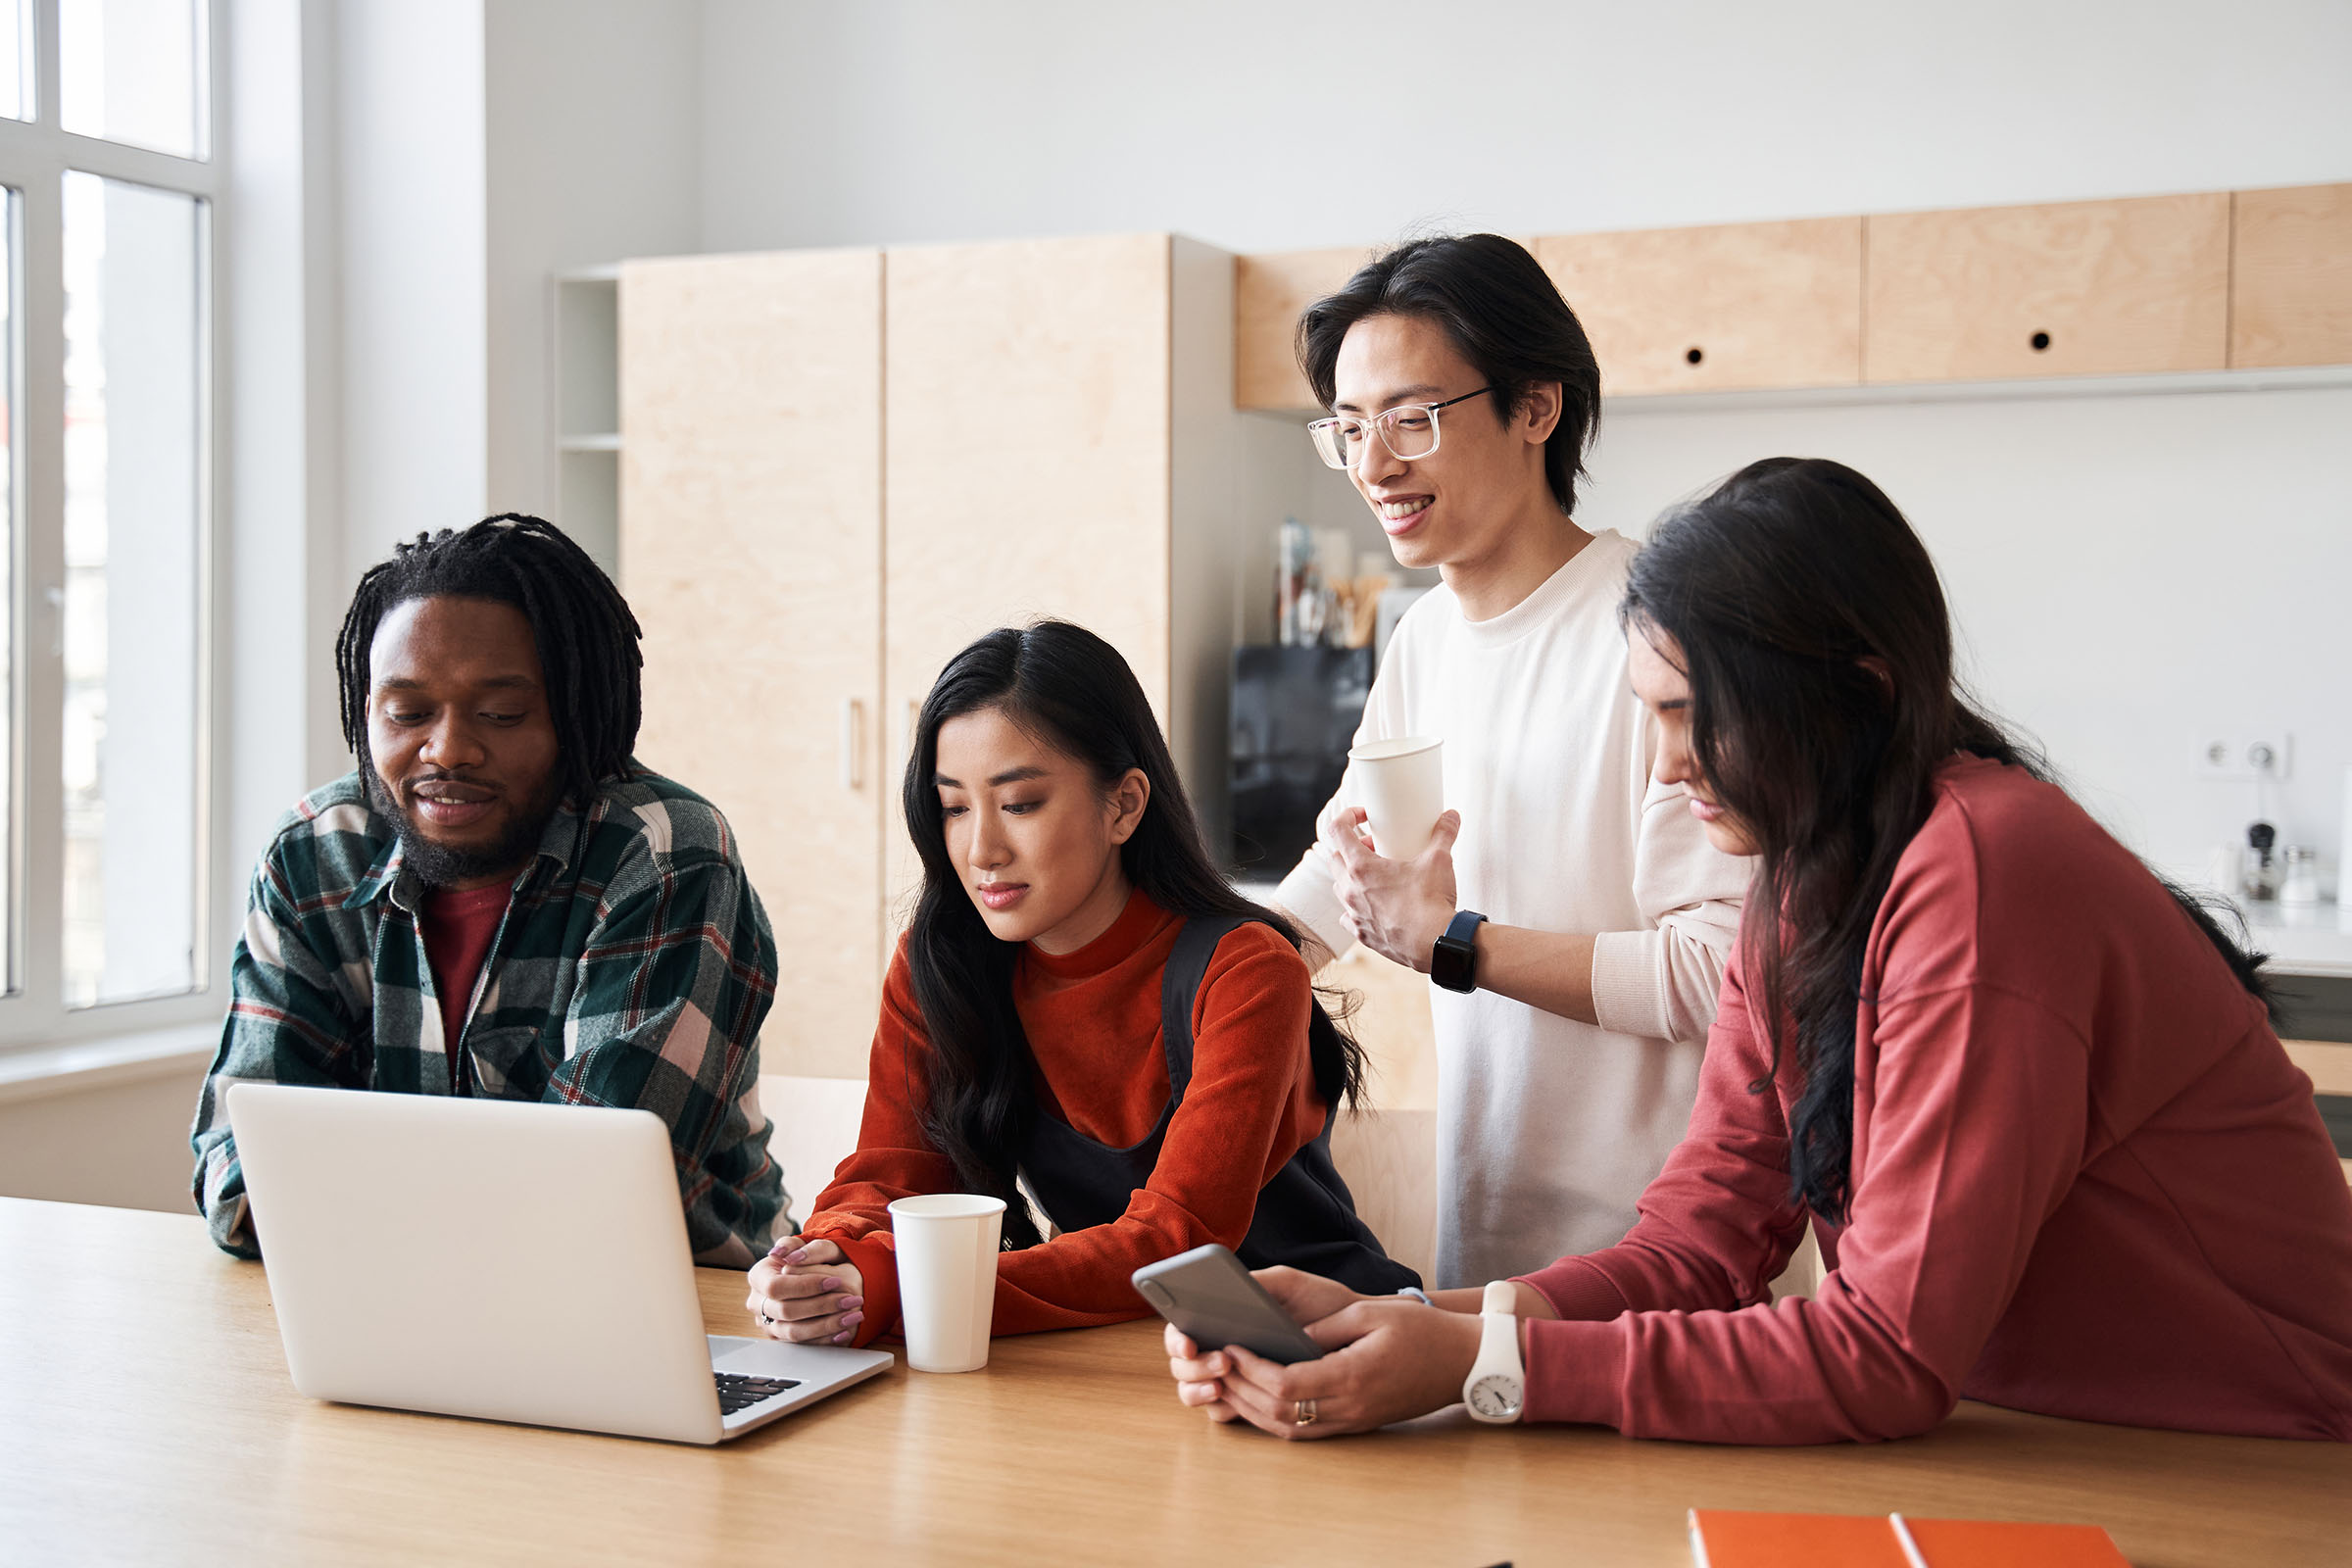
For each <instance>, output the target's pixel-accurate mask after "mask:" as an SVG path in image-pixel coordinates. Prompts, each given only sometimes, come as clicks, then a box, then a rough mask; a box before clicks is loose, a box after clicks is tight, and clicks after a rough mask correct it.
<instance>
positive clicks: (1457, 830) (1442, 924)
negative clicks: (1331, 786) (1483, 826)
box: [1315, 805, 1462, 974]
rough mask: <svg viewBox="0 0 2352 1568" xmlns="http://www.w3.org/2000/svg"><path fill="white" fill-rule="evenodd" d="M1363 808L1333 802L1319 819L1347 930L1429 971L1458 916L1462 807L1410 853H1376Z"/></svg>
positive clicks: (1390, 957) (1397, 958)
mask: <svg viewBox="0 0 2352 1568" xmlns="http://www.w3.org/2000/svg"><path fill="white" fill-rule="evenodd" d="M1367 820H1368V819H1367V817H1366V816H1365V814H1364V811H1363V809H1362V808H1360V807H1354V806H1341V805H1334V806H1333V807H1332V808H1331V809H1329V810H1327V811H1325V812H1324V813H1323V816H1322V818H1321V819H1320V820H1319V821H1317V823H1316V824H1315V831H1316V836H1317V838H1318V840H1319V841H1320V842H1321V844H1322V847H1323V849H1324V851H1325V853H1326V854H1327V855H1329V857H1330V859H1331V868H1332V891H1333V893H1334V894H1336V895H1337V896H1338V898H1339V901H1340V912H1341V918H1342V919H1343V920H1345V921H1346V922H1347V926H1348V934H1349V935H1350V936H1352V937H1354V938H1355V940H1356V941H1358V942H1360V943H1362V944H1363V945H1364V946H1365V947H1367V948H1370V949H1371V950H1372V951H1373V952H1374V953H1377V954H1379V955H1380V956H1382V957H1384V958H1387V959H1388V960H1389V961H1390V962H1392V963H1400V964H1402V965H1404V966H1405V967H1406V968H1408V969H1414V970H1418V971H1419V972H1420V973H1422V974H1427V973H1428V972H1429V960H1430V955H1431V953H1432V952H1433V951H1434V950H1435V949H1436V947H1437V944H1438V938H1440V937H1442V936H1444V935H1445V934H1446V924H1447V923H1448V922H1449V921H1451V920H1452V919H1453V916H1454V898H1455V895H1454V886H1453V844H1454V840H1455V839H1457V838H1458V837H1460V836H1461V831H1462V814H1461V813H1460V812H1459V811H1447V812H1446V814H1445V815H1443V816H1441V817H1439V818H1438V825H1437V828H1436V830H1435V831H1434V832H1433V833H1432V834H1431V836H1430V840H1429V846H1428V848H1426V849H1424V850H1423V851H1422V852H1421V853H1420V854H1419V855H1416V856H1414V857H1413V858H1411V859H1409V860H1392V859H1388V858H1384V857H1383V856H1381V855H1379V854H1378V853H1376V851H1377V845H1375V844H1374V843H1373V842H1372V841H1371V840H1370V839H1368V838H1367V837H1366V836H1365V824H1366V822H1367Z"/></svg>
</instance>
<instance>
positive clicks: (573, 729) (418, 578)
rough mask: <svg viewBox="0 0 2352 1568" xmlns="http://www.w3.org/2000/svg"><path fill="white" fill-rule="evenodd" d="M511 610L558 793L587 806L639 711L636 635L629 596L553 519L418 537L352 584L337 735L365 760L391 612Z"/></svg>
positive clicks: (504, 521)
mask: <svg viewBox="0 0 2352 1568" xmlns="http://www.w3.org/2000/svg"><path fill="white" fill-rule="evenodd" d="M444 594H446V595H449V596H451V597H453V598H458V599H487V600H491V601H493V602H495V603H497V604H502V605H512V606H514V607H515V609H516V610H519V611H521V612H522V613H523V618H525V619H526V620H528V621H529V622H530V623H531V639H532V641H533V642H534V643H535V644H536V645H537V646H538V650H539V669H540V675H541V678H542V679H543V680H544V681H545V682H546V683H547V706H548V711H549V713H550V714H551V715H552V716H553V718H554V721H555V729H556V744H557V746H558V748H559V749H560V752H561V755H560V757H559V758H558V760H557V766H558V768H559V769H561V777H562V780H563V784H564V794H565V795H567V796H569V797H571V798H572V799H573V800H575V801H585V800H586V799H587V798H588V797H589V796H590V795H591V794H593V793H594V792H595V788H596V783H597V780H599V779H602V778H606V777H609V776H611V775H612V774H614V773H617V772H619V771H621V769H622V768H623V767H624V766H626V765H627V763H628V760H629V753H630V752H631V751H633V750H635V748H636V745H637V723H638V719H639V716H640V714H641V712H642V703H643V700H642V694H641V690H640V672H641V670H642V669H643V666H644V663H645V658H644V656H643V655H642V654H641V653H639V652H638V648H637V641H638V638H639V636H640V635H641V633H640V632H639V630H638V626H637V617H636V616H635V615H633V614H631V613H629V606H628V602H627V601H626V600H624V599H622V598H621V597H620V590H619V589H618V588H615V587H614V586H613V579H612V578H610V577H608V576H606V575H605V571H604V568H603V567H602V566H599V565H598V564H596V563H595V562H594V561H592V560H590V559H589V557H588V552H586V551H585V550H582V549H581V548H580V547H579V546H578V545H576V544H574V543H572V542H571V540H570V539H568V538H567V537H565V536H564V531H563V530H562V529H560V528H558V527H557V526H556V525H555V524H554V523H552V522H548V521H545V520H544V519H542V518H539V517H526V516H524V515H522V514H520V513H517V512H508V513H501V514H500V515H497V516H495V517H484V518H483V519H482V520H481V521H480V522H477V523H475V524H474V525H473V526H472V527H470V528H466V529H465V530H463V531H459V530H455V529H450V528H443V529H442V530H441V531H440V532H438V533H430V534H424V533H420V534H418V535H417V537H416V539H415V540H413V541H410V542H408V543H404V544H402V545H400V546H399V547H397V548H396V549H395V550H394V551H393V552H392V559H391V560H389V561H386V562H382V563H379V564H376V565H373V566H370V567H369V568H368V574H367V575H366V576H364V577H362V578H361V579H360V586H359V590H358V592H356V593H354V594H353V595H352V598H351V608H350V610H348V611H346V612H345V613H344V615H343V630H342V633H341V635H339V636H338V637H337V638H336V639H335V675H336V678H337V680H338V681H339V682H340V685H341V696H342V716H343V740H344V742H345V744H346V745H348V746H350V748H351V750H352V755H353V756H354V757H357V758H359V759H360V760H361V762H362V765H363V766H364V765H366V763H367V758H368V648H369V647H370V646H371V645H372V644H373V643H374V641H375V629H376V627H377V625H378V624H380V623H381V622H382V620H383V618H384V616H385V614H386V613H389V612H390V611H391V610H392V608H393V607H394V606H396V605H403V604H406V603H408V602H409V601H410V600H412V599H429V598H434V597H436V596H439V595H444Z"/></svg>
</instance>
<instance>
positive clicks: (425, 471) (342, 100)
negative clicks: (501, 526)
mask: <svg viewBox="0 0 2352 1568" xmlns="http://www.w3.org/2000/svg"><path fill="white" fill-rule="evenodd" d="M335 11H336V15H335V25H336V31H337V37H336V43H337V49H336V55H337V61H336V79H335V96H336V126H337V130H338V132H339V143H340V144H339V148H338V157H337V170H336V172H337V173H338V175H339V176H340V177H339V180H338V190H337V196H338V198H339V213H340V219H341V226H340V233H339V236H338V237H339V242H340V243H339V254H338V258H337V263H338V269H339V275H340V280H341V284H342V321H341V327H342V333H341V349H342V405H343V406H342V411H341V412H342V442H341V447H342V477H343V495H342V503H343V524H342V533H343V547H344V548H343V575H344V578H345V583H346V589H345V591H346V594H348V592H349V584H351V583H353V582H356V581H357V580H358V578H359V574H360V572H361V571H362V570H364V569H365V568H366V567H367V566H368V564H371V563H373V562H376V561H379V560H381V559H383V558H384V557H385V556H387V555H389V554H390V553H391V550H392V546H393V544H394V542H395V541H397V540H399V539H402V538H414V537H415V536H416V535H417V533H419V532H422V531H424V530H427V529H433V528H446V527H452V526H456V527H463V526H464V525H465V524H466V523H468V522H471V521H473V520H474V519H476V518H478V517H479V516H481V515H482V506H483V499H484V497H485V495H486V494H487V492H488V489H489V471H488V467H489V451H488V442H487V431H488V385H487V378H486V373H485V366H486V361H487V349H486V342H487V310H486V304H485V283H484V277H485V273H484V267H485V258H486V255H487V244H488V241H487V238H486V236H485V234H484V216H485V207H484V183H483V161H482V145H483V105H482V33H483V24H482V0H402V3H401V4H398V5H388V4H383V3H380V0H340V3H339V4H338V5H337V6H336V8H335Z"/></svg>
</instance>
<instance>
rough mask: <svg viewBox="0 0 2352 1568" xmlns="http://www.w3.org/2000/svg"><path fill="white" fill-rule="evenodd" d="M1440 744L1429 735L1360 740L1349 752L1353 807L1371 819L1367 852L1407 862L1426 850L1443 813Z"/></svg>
mask: <svg viewBox="0 0 2352 1568" xmlns="http://www.w3.org/2000/svg"><path fill="white" fill-rule="evenodd" d="M1445 744H1446V743H1445V742H1444V741H1442V740H1439V739H1438V738H1436V737H1435V736H1411V735H1408V736H1402V737H1400V738H1398V739H1396V740H1387V741H1366V742H1365V743H1364V744H1363V745H1361V746H1357V747H1354V748H1352V749H1351V750H1349V752H1348V763H1349V768H1348V770H1349V772H1350V773H1352V774H1353V775H1354V778H1355V795H1356V797H1357V799H1356V803H1355V804H1356V805H1358V806H1360V807H1362V808H1363V809H1364V814H1365V815H1366V816H1368V817H1369V818H1371V821H1370V824H1369V825H1370V827H1371V829H1372V848H1373V849H1375V850H1377V851H1379V852H1380V854H1381V855H1382V856H1383V857H1384V858H1388V859H1391V860H1409V859H1411V858H1413V857H1414V856H1416V855H1419V854H1420V853H1421V852H1422V851H1423V850H1426V849H1428V848H1429V839H1430V835H1431V834H1432V833H1434V832H1435V831H1436V830H1437V826H1438V818H1439V817H1440V816H1442V815H1444V814H1445V811H1446V764H1445V750H1444V748H1445Z"/></svg>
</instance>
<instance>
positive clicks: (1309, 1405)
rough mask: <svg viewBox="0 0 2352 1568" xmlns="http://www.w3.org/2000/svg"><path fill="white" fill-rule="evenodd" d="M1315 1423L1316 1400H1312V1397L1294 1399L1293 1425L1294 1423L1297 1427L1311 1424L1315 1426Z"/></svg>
mask: <svg viewBox="0 0 2352 1568" xmlns="http://www.w3.org/2000/svg"><path fill="white" fill-rule="evenodd" d="M1314 1424H1315V1401H1314V1400H1312V1399H1294V1400H1292V1401H1291V1425H1293V1426H1295V1427H1311V1426H1313V1425H1314Z"/></svg>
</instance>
